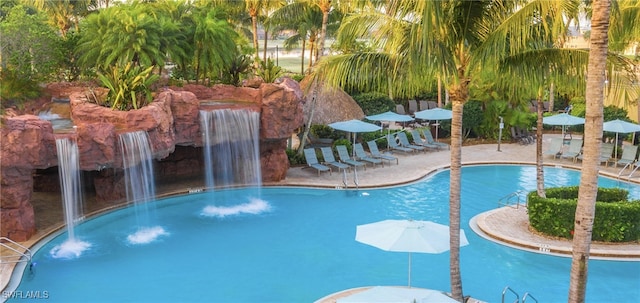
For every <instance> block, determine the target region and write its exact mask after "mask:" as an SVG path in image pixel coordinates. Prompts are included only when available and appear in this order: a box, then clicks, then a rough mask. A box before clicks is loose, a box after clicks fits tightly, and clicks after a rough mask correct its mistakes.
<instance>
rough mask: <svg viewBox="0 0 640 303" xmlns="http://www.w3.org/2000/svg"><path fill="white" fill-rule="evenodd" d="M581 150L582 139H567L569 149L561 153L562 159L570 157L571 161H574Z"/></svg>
mask: <svg viewBox="0 0 640 303" xmlns="http://www.w3.org/2000/svg"><path fill="white" fill-rule="evenodd" d="M581 151H582V139H571V141H569V149H568V150H567V151H565V152H563V153H562V155H561V157H562V158H563V159H572V160H573V162H576V159H577V158H578V156H579V155H580V152H581Z"/></svg>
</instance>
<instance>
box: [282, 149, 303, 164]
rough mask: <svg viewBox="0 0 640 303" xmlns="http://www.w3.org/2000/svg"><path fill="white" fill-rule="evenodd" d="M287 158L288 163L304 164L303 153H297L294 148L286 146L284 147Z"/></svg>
mask: <svg viewBox="0 0 640 303" xmlns="http://www.w3.org/2000/svg"><path fill="white" fill-rule="evenodd" d="M286 153H287V158H289V165H300V164H305V162H306V161H305V159H304V155H301V154H300V153H298V151H296V150H294V149H290V148H287V149H286Z"/></svg>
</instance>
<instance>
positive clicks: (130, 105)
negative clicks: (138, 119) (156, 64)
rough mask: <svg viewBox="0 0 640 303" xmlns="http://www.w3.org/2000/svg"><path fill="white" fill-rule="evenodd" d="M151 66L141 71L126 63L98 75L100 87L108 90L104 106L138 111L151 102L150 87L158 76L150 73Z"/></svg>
mask: <svg viewBox="0 0 640 303" xmlns="http://www.w3.org/2000/svg"><path fill="white" fill-rule="evenodd" d="M152 70H153V66H151V67H147V68H145V69H143V68H142V67H140V66H133V64H132V63H131V62H130V63H127V64H126V65H125V66H122V67H119V66H114V67H112V69H111V71H110V72H109V73H107V74H103V73H98V78H99V79H100V82H101V83H102V85H104V86H105V87H106V88H108V89H109V93H108V95H107V100H105V101H106V104H104V105H107V106H110V107H111V108H112V109H119V110H130V109H138V108H140V107H142V106H144V105H146V104H147V103H150V102H151V101H152V95H151V89H150V87H151V85H152V84H153V83H154V82H156V81H157V80H158V79H159V78H160V76H158V75H154V74H152V73H151V71H152Z"/></svg>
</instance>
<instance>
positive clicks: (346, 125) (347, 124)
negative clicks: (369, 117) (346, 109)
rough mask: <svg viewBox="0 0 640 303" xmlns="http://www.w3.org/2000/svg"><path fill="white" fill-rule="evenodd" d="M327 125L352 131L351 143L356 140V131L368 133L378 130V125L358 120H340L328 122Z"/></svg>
mask: <svg viewBox="0 0 640 303" xmlns="http://www.w3.org/2000/svg"><path fill="white" fill-rule="evenodd" d="M329 127H331V128H333V129H337V130H341V131H345V132H350V133H353V143H354V144H355V142H356V133H368V132H373V131H377V130H380V126H378V125H375V124H373V123H369V122H364V121H360V120H348V121H340V122H334V123H331V124H329Z"/></svg>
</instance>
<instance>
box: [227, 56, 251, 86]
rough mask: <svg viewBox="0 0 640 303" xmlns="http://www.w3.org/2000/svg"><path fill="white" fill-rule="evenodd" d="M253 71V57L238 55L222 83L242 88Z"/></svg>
mask: <svg viewBox="0 0 640 303" xmlns="http://www.w3.org/2000/svg"><path fill="white" fill-rule="evenodd" d="M250 70H251V56H249V55H238V56H236V58H235V59H234V60H233V61H232V62H231V65H230V66H229V67H228V70H227V73H226V74H225V75H224V76H223V77H222V83H225V84H231V85H233V86H240V85H241V84H242V80H243V79H244V78H246V76H247V75H248V74H249V72H250Z"/></svg>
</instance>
